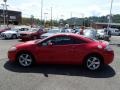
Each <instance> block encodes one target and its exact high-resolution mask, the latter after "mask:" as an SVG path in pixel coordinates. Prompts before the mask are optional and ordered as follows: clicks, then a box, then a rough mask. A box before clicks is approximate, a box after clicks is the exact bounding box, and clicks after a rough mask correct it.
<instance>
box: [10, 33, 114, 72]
mask: <svg viewBox="0 0 120 90" xmlns="http://www.w3.org/2000/svg"><path fill="white" fill-rule="evenodd" d="M8 58H9V61H10V62H17V63H18V64H19V65H21V66H23V67H29V66H31V65H33V64H78V65H79V64H81V65H84V66H85V67H86V68H87V69H89V70H93V71H94V70H98V69H100V68H101V67H102V66H103V65H104V64H110V63H111V62H112V61H113V58H114V51H113V50H112V49H111V47H110V45H109V44H108V43H106V42H102V41H96V40H93V39H89V38H86V37H83V36H81V35H78V34H72V33H64V34H56V35H53V36H51V37H48V38H45V39H40V40H34V41H28V42H25V43H21V44H17V45H16V46H13V47H11V48H10V49H9V51H8Z"/></svg>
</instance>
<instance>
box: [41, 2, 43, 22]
mask: <svg viewBox="0 0 120 90" xmlns="http://www.w3.org/2000/svg"><path fill="white" fill-rule="evenodd" d="M42 19H43V0H41V24H42Z"/></svg>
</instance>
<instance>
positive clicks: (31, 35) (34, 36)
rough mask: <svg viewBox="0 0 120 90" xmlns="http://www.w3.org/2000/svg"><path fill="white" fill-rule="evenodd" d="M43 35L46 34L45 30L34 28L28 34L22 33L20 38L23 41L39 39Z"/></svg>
mask: <svg viewBox="0 0 120 90" xmlns="http://www.w3.org/2000/svg"><path fill="white" fill-rule="evenodd" d="M43 33H46V31H44V30H43V29H37V28H32V29H30V30H28V31H26V32H22V33H20V37H19V38H20V39H21V40H23V41H26V40H34V39H39V38H40V36H41V35H42V34H43Z"/></svg>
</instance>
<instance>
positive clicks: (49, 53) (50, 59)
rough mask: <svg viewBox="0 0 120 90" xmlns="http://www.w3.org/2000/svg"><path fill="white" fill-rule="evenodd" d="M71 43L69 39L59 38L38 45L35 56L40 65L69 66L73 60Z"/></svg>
mask: <svg viewBox="0 0 120 90" xmlns="http://www.w3.org/2000/svg"><path fill="white" fill-rule="evenodd" d="M71 43H72V41H71V39H70V38H69V37H64V36H59V37H54V38H51V39H49V40H46V41H43V42H42V43H40V46H38V47H37V56H38V58H39V62H40V63H49V64H50V63H51V64H70V63H71V62H72V60H73V58H72V56H73V49H72V44H71Z"/></svg>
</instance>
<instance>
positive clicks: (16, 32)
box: [1, 28, 28, 39]
mask: <svg viewBox="0 0 120 90" xmlns="http://www.w3.org/2000/svg"><path fill="white" fill-rule="evenodd" d="M27 30H28V29H27V28H21V29H17V28H15V29H11V30H8V31H5V32H2V33H1V37H2V39H17V38H19V36H20V32H23V31H27Z"/></svg>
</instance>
